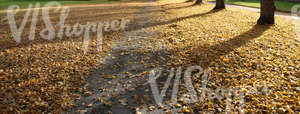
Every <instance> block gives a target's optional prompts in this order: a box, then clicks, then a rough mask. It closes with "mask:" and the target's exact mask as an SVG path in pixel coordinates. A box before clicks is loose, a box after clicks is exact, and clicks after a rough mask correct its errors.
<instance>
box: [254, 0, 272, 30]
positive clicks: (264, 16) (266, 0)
mask: <svg viewBox="0 0 300 114" xmlns="http://www.w3.org/2000/svg"><path fill="white" fill-rule="evenodd" d="M275 10H276V7H275V5H274V0H260V17H259V19H258V21H257V23H258V24H260V25H265V24H274V23H275V19H274V12H275Z"/></svg>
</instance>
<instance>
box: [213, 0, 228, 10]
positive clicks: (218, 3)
mask: <svg viewBox="0 0 300 114" xmlns="http://www.w3.org/2000/svg"><path fill="white" fill-rule="evenodd" d="M214 9H225V1H224V0H216V6H215V8H214Z"/></svg>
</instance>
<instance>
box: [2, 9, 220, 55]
mask: <svg viewBox="0 0 300 114" xmlns="http://www.w3.org/2000/svg"><path fill="white" fill-rule="evenodd" d="M218 11H220V10H211V11H209V12H205V13H200V14H195V15H190V16H186V17H179V18H175V19H172V20H168V21H162V22H157V21H152V22H150V23H149V24H147V25H143V26H136V25H134V26H128V27H127V28H126V29H125V30H126V31H134V30H140V29H142V28H149V27H153V26H159V25H165V24H171V23H175V22H179V21H183V20H186V19H189V18H196V17H201V16H205V15H208V14H213V13H216V12H218ZM105 34H107V33H105ZM37 39H38V38H37ZM75 39H78V38H75ZM67 40H70V39H69V38H65V39H55V40H52V41H47V40H43V39H41V40H36V41H25V43H21V44H14V45H13V43H12V42H11V41H10V42H9V44H11V45H9V46H7V45H6V44H7V43H6V42H5V40H3V41H0V44H1V45H0V49H1V50H5V49H11V48H16V47H24V46H25V47H26V46H30V45H32V44H48V43H55V42H56V41H67ZM76 41H82V40H80V39H78V40H76Z"/></svg>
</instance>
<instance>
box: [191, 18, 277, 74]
mask: <svg viewBox="0 0 300 114" xmlns="http://www.w3.org/2000/svg"><path fill="white" fill-rule="evenodd" d="M270 27H271V26H270V25H258V24H257V25H255V26H253V27H252V28H251V29H250V30H249V31H247V32H244V33H243V34H241V35H238V36H236V37H234V38H231V39H230V40H228V41H225V42H222V43H220V44H217V45H213V46H200V47H198V49H196V50H199V51H201V52H200V53H201V54H200V57H196V58H195V57H191V58H194V61H195V62H200V63H201V65H202V67H203V68H207V67H208V66H209V64H210V63H212V62H214V61H217V60H218V59H219V58H220V56H223V55H226V54H229V53H230V52H232V51H234V49H236V48H239V47H241V46H244V45H245V44H247V43H248V42H249V41H251V40H253V39H255V38H257V37H259V36H261V35H262V34H263V33H264V32H265V31H266V30H268V29H269V28H270ZM199 59H200V61H199Z"/></svg>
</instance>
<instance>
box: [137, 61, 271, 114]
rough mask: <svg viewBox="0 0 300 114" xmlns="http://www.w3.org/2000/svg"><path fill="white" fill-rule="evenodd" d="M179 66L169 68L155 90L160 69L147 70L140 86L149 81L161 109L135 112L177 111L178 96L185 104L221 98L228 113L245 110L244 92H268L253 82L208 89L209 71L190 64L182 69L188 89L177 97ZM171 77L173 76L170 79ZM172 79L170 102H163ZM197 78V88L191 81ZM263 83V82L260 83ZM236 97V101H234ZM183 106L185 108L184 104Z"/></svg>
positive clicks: (210, 74) (265, 86) (180, 72)
mask: <svg viewBox="0 0 300 114" xmlns="http://www.w3.org/2000/svg"><path fill="white" fill-rule="evenodd" d="M182 71H183V70H182V68H181V67H179V68H177V70H176V72H175V70H174V68H172V69H171V70H170V73H169V76H168V78H167V80H166V82H165V83H164V86H163V88H162V90H161V92H159V89H158V85H157V82H156V80H157V79H158V78H159V77H160V76H161V74H162V70H159V69H153V70H152V71H150V72H149V79H148V80H149V81H148V82H147V83H145V84H144V85H147V84H149V85H150V87H151V90H152V94H153V98H154V100H155V102H156V104H157V105H158V106H160V107H161V108H162V109H156V110H152V111H151V112H148V111H147V109H137V112H138V113H140V114H148V113H164V109H168V110H172V112H173V113H174V112H175V113H176V112H178V111H181V110H182V108H174V106H176V104H177V100H178V99H182V100H183V101H184V102H185V103H188V104H193V103H196V102H198V103H201V102H204V101H205V100H210V101H214V100H215V99H218V100H221V99H225V101H226V102H225V104H226V107H225V109H224V110H223V111H222V112H226V113H231V112H239V113H245V112H244V107H245V100H244V98H245V95H248V94H268V90H267V89H268V87H267V84H266V83H265V82H263V83H257V85H255V87H250V86H246V87H229V88H224V87H217V88H216V89H212V88H209V87H208V85H209V84H210V83H209V82H210V78H211V76H212V70H211V69H208V70H206V71H203V69H202V68H201V67H200V66H191V67H188V68H187V69H186V70H185V72H184V76H183V79H184V86H185V88H186V89H187V90H188V92H186V93H184V95H182V97H181V98H178V93H179V92H178V91H179V84H180V79H181V77H182V76H181V75H182ZM174 77H175V78H174ZM173 78H174V83H173V88H172V94H171V104H168V105H166V104H164V97H165V96H166V91H167V89H168V88H169V86H170V85H171V80H172V79H173ZM195 78H198V79H201V85H200V86H201V87H199V86H198V87H195V84H193V82H194V81H193V79H195ZM261 84H263V85H261ZM197 94H198V95H197ZM236 100H237V101H236ZM234 102H238V104H234V105H235V108H234V109H232V106H233V104H232V103H234ZM185 108H186V107H185Z"/></svg>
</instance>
